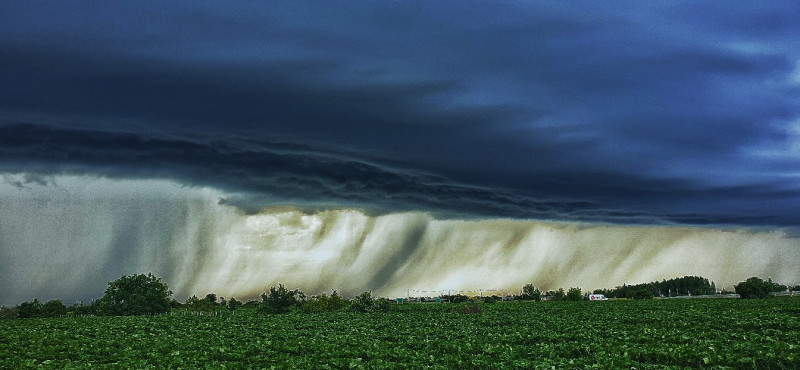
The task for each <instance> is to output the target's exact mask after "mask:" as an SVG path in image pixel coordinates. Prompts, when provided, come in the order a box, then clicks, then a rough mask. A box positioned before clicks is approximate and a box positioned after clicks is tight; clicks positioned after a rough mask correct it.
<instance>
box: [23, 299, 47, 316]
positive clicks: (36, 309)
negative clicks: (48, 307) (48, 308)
mask: <svg viewBox="0 0 800 370" xmlns="http://www.w3.org/2000/svg"><path fill="white" fill-rule="evenodd" d="M41 314H42V303H41V302H39V300H38V299H36V298H34V299H33V302H22V303H20V304H19V306H17V316H18V317H20V318H23V319H27V318H31V317H40V316H41Z"/></svg>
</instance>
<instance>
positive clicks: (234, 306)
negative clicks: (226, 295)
mask: <svg viewBox="0 0 800 370" xmlns="http://www.w3.org/2000/svg"><path fill="white" fill-rule="evenodd" d="M239 307H242V302H239V301H238V300H236V298H231V299H230V300H229V301H228V309H229V310H231V311H234V312H236V310H238V309H239Z"/></svg>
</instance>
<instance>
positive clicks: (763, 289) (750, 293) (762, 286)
mask: <svg viewBox="0 0 800 370" xmlns="http://www.w3.org/2000/svg"><path fill="white" fill-rule="evenodd" d="M773 288H774V287H773V284H772V283H770V282H767V281H764V280H761V279H759V278H758V277H755V276H754V277H751V278H749V279H747V280H745V281H743V282H741V283H739V284H736V285H734V286H733V289H734V290H735V291H736V294H739V297H741V298H744V299H751V298H770V297H772V295H771V294H770V293H771V292H772V291H773Z"/></svg>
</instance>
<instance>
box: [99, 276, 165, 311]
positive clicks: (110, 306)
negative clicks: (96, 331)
mask: <svg viewBox="0 0 800 370" xmlns="http://www.w3.org/2000/svg"><path fill="white" fill-rule="evenodd" d="M171 295H172V291H170V290H169V287H168V286H167V284H165V283H164V282H162V281H161V279H160V278H157V277H156V276H154V275H153V274H152V273H149V274H147V275H144V274H138V275H130V276H123V277H121V278H119V279H117V280H114V281H112V282H110V283H108V288H106V292H105V295H103V298H100V303H99V304H100V310H101V313H103V314H105V315H114V316H131V315H153V314H161V313H166V312H169V310H170V296H171Z"/></svg>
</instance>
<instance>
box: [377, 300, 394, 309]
mask: <svg viewBox="0 0 800 370" xmlns="http://www.w3.org/2000/svg"><path fill="white" fill-rule="evenodd" d="M391 309H392V300H391V299H389V298H378V299H377V300H375V310H377V311H381V312H389V310H391Z"/></svg>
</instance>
